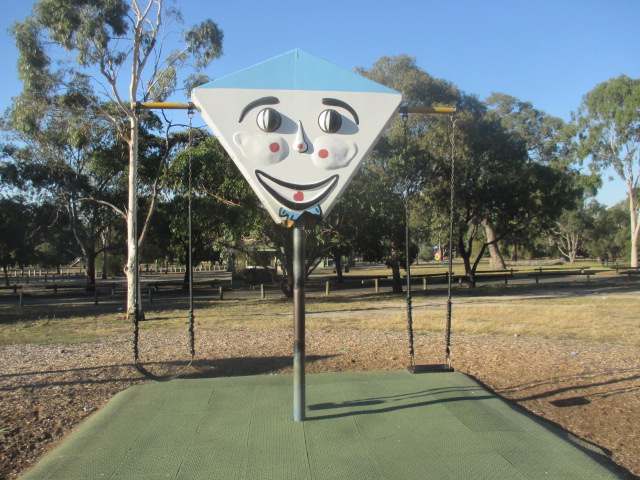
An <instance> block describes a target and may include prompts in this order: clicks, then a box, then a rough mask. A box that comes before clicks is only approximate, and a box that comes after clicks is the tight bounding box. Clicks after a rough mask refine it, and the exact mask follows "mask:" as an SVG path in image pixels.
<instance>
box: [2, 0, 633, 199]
mask: <svg viewBox="0 0 640 480" xmlns="http://www.w3.org/2000/svg"><path fill="white" fill-rule="evenodd" d="M33 3H34V2H33V1H29V0H23V1H20V0H5V1H4V2H3V15H2V17H1V18H0V55H1V58H3V59H4V66H3V68H2V69H0V85H2V87H3V88H2V93H1V94H0V108H2V110H4V109H5V108H6V107H7V106H9V105H10V102H11V97H13V96H15V95H17V94H18V93H19V91H20V84H19V82H18V80H17V78H16V69H15V65H16V59H17V55H16V52H15V47H14V44H13V40H12V39H11V37H10V36H9V35H8V34H7V28H9V26H10V25H11V23H12V22H13V21H14V20H21V19H23V18H24V17H25V16H27V15H29V13H30V11H31V7H32V5H33ZM176 3H177V6H178V7H179V8H180V9H181V10H182V13H183V16H184V19H185V25H186V26H189V25H192V24H194V23H197V22H199V21H200V20H202V19H204V18H211V19H213V20H214V21H215V22H217V23H218V25H219V26H220V27H221V28H222V29H223V31H224V34H225V41H224V52H225V54H224V56H223V57H222V58H221V59H220V60H217V61H215V62H214V63H213V64H212V65H211V66H210V67H209V69H208V70H207V73H208V74H209V75H210V76H212V77H214V78H218V77H221V76H223V75H228V74H230V73H233V72H235V71H237V70H240V69H242V68H245V67H248V66H251V65H253V64H255V63H258V62H261V61H263V60H266V59H269V58H272V57H274V56H276V55H279V54H281V53H284V52H287V51H289V50H292V49H294V48H298V47H299V48H303V49H305V50H307V51H309V52H311V53H313V54H315V55H318V56H320V57H322V58H324V59H326V60H329V61H331V62H333V63H335V64H337V65H339V66H342V67H344V68H347V69H353V68H354V67H357V66H359V67H365V68H368V67H370V66H371V65H372V64H373V63H374V62H375V61H376V60H377V59H379V58H380V57H382V56H387V55H398V54H401V53H406V54H408V55H411V56H413V57H415V58H416V60H417V63H418V65H419V66H420V67H421V68H423V69H424V70H425V71H427V72H428V73H430V74H431V75H433V76H435V77H438V78H444V79H446V80H448V81H450V82H453V83H454V84H456V85H457V86H458V87H459V88H461V89H462V90H464V91H465V92H467V93H471V94H475V95H478V96H479V97H480V98H481V99H484V98H486V97H487V96H488V95H490V94H491V93H492V92H503V93H507V94H509V95H512V96H514V97H517V98H519V99H521V100H527V101H530V102H532V103H533V105H534V107H536V108H538V109H540V110H544V111H545V112H547V113H549V114H551V115H555V116H558V117H560V118H562V119H564V120H569V118H570V115H571V112H572V111H575V110H577V108H578V107H579V105H580V103H581V100H582V97H583V95H584V94H586V93H587V92H588V91H590V90H591V89H592V88H593V87H595V86H596V85H597V84H598V83H600V82H603V81H606V80H608V79H610V78H613V77H617V76H619V75H620V74H623V73H624V74H626V75H628V76H631V77H634V78H638V77H640V28H639V27H638V23H639V21H640V2H638V1H637V0H608V1H606V2H605V1H602V0H529V1H520V0H483V1H478V0H447V1H443V0H404V1H403V0H398V1H397V2H388V1H380V0H341V1H337V0H324V1H323V0H316V1H314V2H305V1H304V0H297V1H294V0H278V1H270V0H233V1H231V0H227V1H216V0H180V1H179V2H176ZM624 198H625V190H624V185H623V184H622V182H621V181H611V182H606V183H605V186H604V187H603V189H602V191H601V193H600V195H599V196H598V200H600V201H601V202H603V203H606V204H608V205H612V204H614V203H616V202H618V201H620V200H622V199H624Z"/></svg>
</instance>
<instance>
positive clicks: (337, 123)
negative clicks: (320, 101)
mask: <svg viewBox="0 0 640 480" xmlns="http://www.w3.org/2000/svg"><path fill="white" fill-rule="evenodd" d="M318 125H319V126H320V130H322V131H323V132H325V133H336V132H337V131H338V130H340V127H341V126H342V116H341V115H340V114H339V113H338V112H336V111H335V110H331V109H329V110H324V111H323V112H322V113H321V114H320V116H319V117H318Z"/></svg>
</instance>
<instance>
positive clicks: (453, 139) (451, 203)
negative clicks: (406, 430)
mask: <svg viewBox="0 0 640 480" xmlns="http://www.w3.org/2000/svg"><path fill="white" fill-rule="evenodd" d="M456 123H457V118H456V115H455V113H453V114H452V115H451V178H450V199H449V272H448V275H447V278H448V281H447V326H446V331H445V345H446V347H445V354H446V360H445V361H446V365H447V368H451V310H452V304H451V281H452V276H453V214H454V201H455V168H456Z"/></svg>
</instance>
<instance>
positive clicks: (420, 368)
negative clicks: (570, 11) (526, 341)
mask: <svg viewBox="0 0 640 480" xmlns="http://www.w3.org/2000/svg"><path fill="white" fill-rule="evenodd" d="M138 109H139V110H155V109H170V110H187V115H188V117H189V141H188V144H187V152H188V154H187V156H188V165H189V175H188V188H187V205H188V220H187V224H188V227H187V228H188V245H189V254H188V255H189V267H188V268H189V269H190V270H189V282H188V285H189V353H190V360H189V363H188V364H187V365H186V366H185V367H184V369H183V370H186V369H187V368H189V367H190V366H191V364H192V363H193V360H194V359H195V354H196V352H195V334H194V325H195V315H194V303H193V266H192V261H191V259H192V244H191V242H192V239H191V228H192V214H191V193H192V191H191V190H192V185H191V182H192V172H191V161H192V155H191V146H192V131H193V125H192V119H193V115H194V110H195V106H194V104H193V103H191V102H189V103H170V102H140V103H139V104H138ZM409 113H416V114H427V115H429V114H450V115H451V125H452V126H451V179H450V185H451V189H450V192H451V194H450V204H449V252H451V251H453V250H452V248H453V216H454V201H455V192H454V186H455V183H454V179H455V148H456V141H455V134H456V118H455V109H453V108H445V107H436V108H434V107H414V108H409V107H406V106H403V107H402V108H401V109H400V115H401V118H402V120H403V122H404V127H405V128H404V142H405V151H406V146H407V128H406V124H407V120H408V118H409ZM405 193H406V198H405V213H406V220H405V229H406V242H405V243H406V248H407V250H406V258H407V259H408V258H409V238H410V237H409V235H410V234H409V209H408V197H409V191H408V189H407V191H406V192H405ZM137 262H138V261H137V259H136V264H137ZM136 271H137V270H136ZM406 277H407V287H406V291H407V333H408V337H409V339H408V343H409V365H408V366H407V370H409V371H410V372H411V373H426V372H453V371H454V369H453V368H452V367H451V314H452V284H451V279H452V277H453V255H449V261H448V270H447V278H448V281H447V313H446V324H445V362H444V363H442V364H439V363H436V364H422V365H418V364H416V362H415V347H414V337H415V335H414V331H413V315H412V294H411V266H410V264H409V262H407V276H406ZM136 281H137V280H136ZM135 298H136V304H135V312H136V314H135V315H134V323H133V325H134V330H133V340H132V344H133V361H134V366H135V368H136V370H138V371H139V372H140V373H141V374H142V375H144V376H145V377H146V378H148V379H150V380H154V381H168V380H173V379H175V378H178V377H180V376H181V375H182V374H183V371H180V372H178V373H176V374H173V375H169V376H158V375H155V374H153V373H152V372H150V371H149V370H148V369H147V368H146V367H145V366H144V365H143V364H142V363H140V358H139V349H138V343H139V313H138V312H139V305H138V302H139V299H138V295H137V294H136V295H135Z"/></svg>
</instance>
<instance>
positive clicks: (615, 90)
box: [575, 75, 640, 267]
mask: <svg viewBox="0 0 640 480" xmlns="http://www.w3.org/2000/svg"><path fill="white" fill-rule="evenodd" d="M575 133H576V137H575V143H576V146H577V151H578V155H579V157H580V158H581V159H582V160H586V159H588V162H589V166H590V167H591V169H592V170H593V171H595V172H597V173H598V174H600V175H604V174H605V172H606V170H607V169H609V168H611V169H613V171H615V173H616V174H617V175H618V177H620V178H621V179H622V180H623V181H624V183H625V185H626V188H627V195H628V202H629V203H628V207H629V209H628V212H629V222H630V230H631V231H630V240H631V247H630V260H631V266H632V267H637V266H638V236H639V235H640V197H639V196H638V191H639V189H638V187H639V186H640V79H637V78H636V79H634V78H630V77H628V76H626V75H620V76H619V77H617V78H612V79H611V80H608V81H606V82H603V83H600V84H599V85H597V86H596V87H595V88H594V89H593V90H591V91H590V92H589V93H587V94H586V95H585V96H584V98H583V101H582V105H581V106H580V108H579V110H578V112H577V115H576V116H575Z"/></svg>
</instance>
